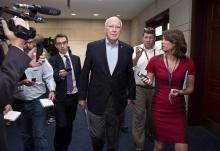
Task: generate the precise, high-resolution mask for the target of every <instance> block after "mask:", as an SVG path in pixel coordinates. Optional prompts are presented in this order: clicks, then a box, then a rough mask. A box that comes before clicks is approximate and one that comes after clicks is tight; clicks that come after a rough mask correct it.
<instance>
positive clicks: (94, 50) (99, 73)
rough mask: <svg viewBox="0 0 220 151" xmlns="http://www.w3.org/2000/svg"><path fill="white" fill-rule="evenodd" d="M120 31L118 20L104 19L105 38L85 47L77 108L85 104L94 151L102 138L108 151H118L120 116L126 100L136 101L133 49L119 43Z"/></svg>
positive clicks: (100, 147) (100, 144)
mask: <svg viewBox="0 0 220 151" xmlns="http://www.w3.org/2000/svg"><path fill="white" fill-rule="evenodd" d="M121 29H122V21H121V20H120V19H119V18H118V17H116V16H113V17H110V18H108V19H107V20H106V22H105V30H104V31H105V35H106V37H105V38H104V39H102V40H99V41H95V42H92V43H89V44H88V45H87V51H86V58H85V62H84V66H83V69H82V72H81V76H80V81H79V105H80V107H81V108H82V109H84V108H85V107H86V105H87V104H88V106H87V107H88V112H87V115H88V122H89V131H90V136H91V138H92V145H93V149H94V151H101V150H102V148H103V146H104V143H105V139H106V140H107V150H108V151H118V144H119V133H120V117H121V114H122V113H123V112H124V110H125V107H126V105H127V101H128V100H134V99H135V80H134V74H133V69H132V66H133V65H132V53H133V48H132V47H131V46H129V45H128V44H126V43H124V42H122V41H120V40H118V39H119V36H120V33H121ZM86 100H87V102H86Z"/></svg>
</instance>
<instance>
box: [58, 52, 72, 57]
mask: <svg viewBox="0 0 220 151" xmlns="http://www.w3.org/2000/svg"><path fill="white" fill-rule="evenodd" d="M59 55H60V56H61V57H62V58H64V56H65V55H67V56H68V57H70V55H69V53H68V52H66V53H65V54H62V53H60V52H59Z"/></svg>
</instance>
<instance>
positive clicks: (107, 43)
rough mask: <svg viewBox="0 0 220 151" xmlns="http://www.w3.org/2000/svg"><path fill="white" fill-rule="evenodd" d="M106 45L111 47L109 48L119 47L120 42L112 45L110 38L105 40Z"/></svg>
mask: <svg viewBox="0 0 220 151" xmlns="http://www.w3.org/2000/svg"><path fill="white" fill-rule="evenodd" d="M105 43H106V45H109V46H118V40H117V41H116V43H114V44H112V43H110V42H109V40H108V38H105Z"/></svg>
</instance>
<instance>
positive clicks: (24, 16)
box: [4, 9, 46, 23]
mask: <svg viewBox="0 0 220 151" xmlns="http://www.w3.org/2000/svg"><path fill="white" fill-rule="evenodd" d="M4 12H6V13H8V14H11V15H13V16H18V17H19V18H22V19H24V20H29V21H34V22H35V23H45V22H46V20H45V19H44V18H43V17H42V16H30V14H24V13H23V14H22V13H20V12H17V11H15V10H12V9H5V10H4Z"/></svg>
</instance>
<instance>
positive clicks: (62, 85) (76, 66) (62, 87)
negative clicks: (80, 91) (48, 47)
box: [49, 54, 81, 101]
mask: <svg viewBox="0 0 220 151" xmlns="http://www.w3.org/2000/svg"><path fill="white" fill-rule="evenodd" d="M70 58H71V62H72V66H73V70H74V74H75V78H76V86H77V87H78V81H79V76H80V73H81V63H80V58H79V57H78V56H76V55H72V54H70ZM49 62H50V64H51V65H52V67H53V70H54V80H55V82H56V99H57V100H56V101H63V98H64V97H65V96H66V92H67V81H66V78H64V79H63V78H61V77H60V76H59V71H60V70H61V69H65V64H64V62H63V60H62V58H61V56H60V55H59V54H57V55H55V56H53V57H51V58H50V60H49Z"/></svg>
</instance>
